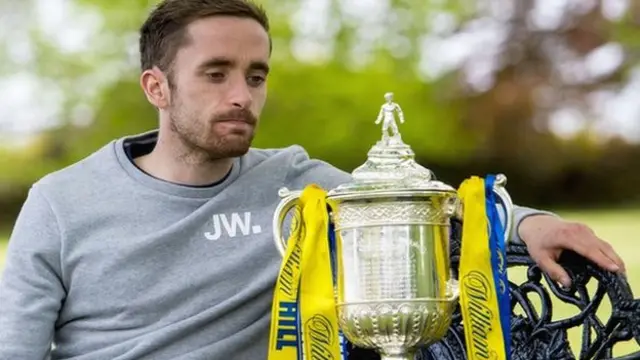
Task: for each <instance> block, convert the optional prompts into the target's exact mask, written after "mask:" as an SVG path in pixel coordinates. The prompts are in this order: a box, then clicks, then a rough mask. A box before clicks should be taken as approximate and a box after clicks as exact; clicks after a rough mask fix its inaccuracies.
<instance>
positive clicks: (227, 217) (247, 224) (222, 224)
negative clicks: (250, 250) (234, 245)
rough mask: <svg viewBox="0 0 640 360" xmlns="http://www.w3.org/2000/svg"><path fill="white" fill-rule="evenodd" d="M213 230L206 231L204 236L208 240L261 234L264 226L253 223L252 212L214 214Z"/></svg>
mask: <svg viewBox="0 0 640 360" xmlns="http://www.w3.org/2000/svg"><path fill="white" fill-rule="evenodd" d="M211 219H212V225H213V231H209V232H205V233H204V237H205V238H206V239H207V240H211V241H215V240H219V239H220V238H222V237H223V235H224V236H226V237H229V238H235V237H239V236H249V235H255V234H260V233H261V232H262V227H261V226H260V225H252V224H251V213H250V212H248V211H245V212H244V213H241V214H240V213H236V212H233V213H230V214H214V215H213V216H212V218H211Z"/></svg>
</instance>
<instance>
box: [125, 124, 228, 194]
mask: <svg viewBox="0 0 640 360" xmlns="http://www.w3.org/2000/svg"><path fill="white" fill-rule="evenodd" d="M134 162H135V163H136V165H137V166H138V167H139V168H140V169H142V170H143V171H145V172H146V173H148V174H149V175H151V176H153V177H156V178H158V179H161V180H164V181H167V182H171V183H175V184H180V185H187V186H206V185H210V184H214V183H216V182H218V181H220V180H221V179H223V178H224V177H225V176H226V175H227V174H228V173H229V171H230V170H231V166H232V164H233V159H219V160H211V159H210V158H208V157H207V156H206V155H205V154H202V153H199V152H197V151H196V150H194V149H189V148H187V147H186V146H184V145H183V144H181V143H179V142H178V141H166V139H163V138H162V136H159V137H158V141H157V143H156V146H155V148H154V150H153V151H152V152H151V153H149V154H147V155H144V156H141V157H138V158H136V159H134Z"/></svg>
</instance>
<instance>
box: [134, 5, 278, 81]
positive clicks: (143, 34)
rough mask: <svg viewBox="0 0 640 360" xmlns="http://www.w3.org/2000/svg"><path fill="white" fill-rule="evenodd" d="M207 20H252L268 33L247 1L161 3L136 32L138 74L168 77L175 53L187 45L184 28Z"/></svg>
mask: <svg viewBox="0 0 640 360" xmlns="http://www.w3.org/2000/svg"><path fill="white" fill-rule="evenodd" d="M211 16H236V17H241V18H249V19H253V20H255V21H257V22H258V23H259V24H260V25H262V27H263V28H264V29H265V31H267V33H268V32H269V19H268V17H267V14H266V12H265V11H264V9H263V8H262V7H261V6H259V5H257V4H255V3H253V2H252V1H251V0H163V1H162V2H161V3H159V4H158V5H157V6H156V7H155V8H154V9H153V11H152V12H151V14H150V15H149V17H148V18H147V20H146V21H145V22H144V24H143V25H142V28H141V29H140V66H141V68H142V71H144V70H148V69H151V68H152V67H153V66H157V67H158V68H160V70H162V71H165V72H169V73H170V72H171V65H172V64H173V61H174V59H175V56H176V53H177V52H178V50H179V49H180V47H182V46H184V45H185V44H186V43H187V42H188V38H187V37H186V34H185V30H186V27H187V26H188V25H189V24H190V23H192V22H193V21H196V20H199V19H202V18H207V17H211Z"/></svg>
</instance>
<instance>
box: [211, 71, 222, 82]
mask: <svg viewBox="0 0 640 360" xmlns="http://www.w3.org/2000/svg"><path fill="white" fill-rule="evenodd" d="M207 77H208V78H209V79H211V80H216V81H220V80H223V79H224V74H223V73H221V72H213V73H207Z"/></svg>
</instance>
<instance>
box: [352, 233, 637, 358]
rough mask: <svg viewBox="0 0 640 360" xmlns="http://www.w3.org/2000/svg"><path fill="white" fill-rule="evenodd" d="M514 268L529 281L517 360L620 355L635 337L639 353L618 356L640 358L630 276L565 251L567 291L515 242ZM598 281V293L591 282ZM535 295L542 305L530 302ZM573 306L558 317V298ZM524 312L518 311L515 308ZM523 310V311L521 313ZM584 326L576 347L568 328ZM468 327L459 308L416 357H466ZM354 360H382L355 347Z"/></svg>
mask: <svg viewBox="0 0 640 360" xmlns="http://www.w3.org/2000/svg"><path fill="white" fill-rule="evenodd" d="M459 234H460V224H456V223H454V224H453V231H452V242H451V254H452V266H453V268H454V270H455V272H454V274H455V276H456V277H457V276H458V274H457V269H458V264H459V254H460V237H459ZM507 257H508V266H509V268H510V269H513V268H517V267H524V268H526V270H527V272H526V273H527V279H526V280H525V281H524V282H523V283H521V284H516V283H513V282H511V283H510V286H511V300H512V301H511V305H512V314H513V317H512V322H511V337H512V354H513V356H512V359H513V360H548V359H553V360H568V359H576V356H574V351H575V350H578V351H577V352H578V354H579V356H578V359H580V360H583V359H584V360H586V359H589V360H591V359H614V358H613V356H612V350H613V348H614V346H615V345H616V344H617V343H619V342H623V341H629V340H631V341H635V342H636V343H637V344H638V349H639V350H638V351H637V352H635V353H633V354H628V355H625V356H619V357H616V358H615V359H618V360H631V359H640V299H634V297H633V293H632V291H631V288H630V287H629V284H628V283H627V281H626V279H625V278H624V277H622V276H620V275H617V274H614V273H611V272H608V271H605V270H602V269H601V268H599V267H597V266H595V265H594V264H593V263H591V262H589V261H588V260H586V259H584V258H583V257H581V256H579V255H577V254H575V253H571V252H565V253H564V255H563V256H562V258H561V259H560V264H561V265H562V266H563V267H564V268H565V269H566V270H567V271H568V272H569V275H570V276H571V278H572V283H573V284H572V287H571V288H570V289H563V288H562V287H560V286H559V285H557V284H556V283H555V282H554V281H553V280H551V279H550V278H548V277H547V276H546V274H544V273H543V272H542V271H540V269H539V268H538V266H537V265H536V264H535V263H534V261H533V260H532V259H531V257H530V256H529V254H528V252H527V248H526V246H524V245H517V244H511V245H509V247H508V249H507ZM590 281H595V285H596V286H595V291H589V288H590V287H593V286H587V284H589V282H590ZM530 294H533V296H535V297H536V298H537V299H538V301H537V302H539V303H540V305H539V306H537V307H536V306H535V305H534V304H533V303H532V301H530V299H531V297H530V296H529V295H530ZM553 297H555V299H556V300H560V301H562V302H563V303H565V304H570V305H572V306H574V307H575V308H576V310H577V311H576V312H577V314H576V315H574V316H571V317H568V318H564V319H554V318H553V316H552V314H553V306H552V302H551V301H552V298H553ZM604 299H608V301H609V303H610V304H611V312H610V314H609V316H608V318H601V317H599V314H597V312H598V310H599V309H600V307H601V305H602V302H603V300H604ZM516 309H518V310H519V311H517V312H515V311H514V310H516ZM520 313H523V314H520ZM572 328H580V330H582V346H581V347H580V349H572V347H571V344H570V343H569V340H568V333H567V331H568V330H569V329H572ZM466 358H467V357H466V350H465V344H464V329H463V326H462V317H461V315H460V310H459V308H458V309H457V310H456V312H455V315H454V317H453V321H452V323H451V326H450V328H449V331H448V333H447V335H446V337H445V338H444V339H443V340H442V341H440V342H438V343H435V344H433V345H432V346H430V347H428V348H425V349H422V350H421V351H420V353H419V354H418V355H417V356H416V360H427V359H429V360H431V359H434V360H436V359H437V360H463V359H466ZM349 359H350V360H378V359H380V357H379V356H378V355H377V354H375V353H374V352H373V351H371V350H364V349H359V348H349Z"/></svg>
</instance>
